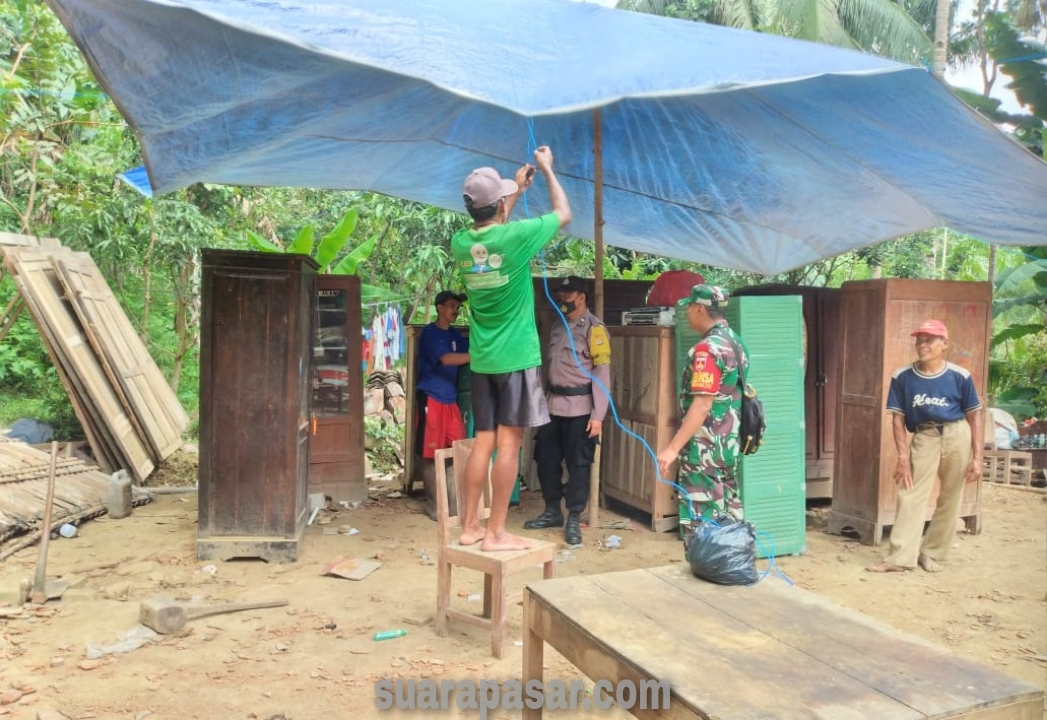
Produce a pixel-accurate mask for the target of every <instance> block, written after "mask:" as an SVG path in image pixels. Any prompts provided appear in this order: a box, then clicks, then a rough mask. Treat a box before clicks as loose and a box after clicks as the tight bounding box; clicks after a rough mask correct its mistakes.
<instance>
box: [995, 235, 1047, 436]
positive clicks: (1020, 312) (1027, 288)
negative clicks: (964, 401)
mask: <svg viewBox="0 0 1047 720" xmlns="http://www.w3.org/2000/svg"><path fill="white" fill-rule="evenodd" d="M995 294H996V298H995V300H994V302H993V317H994V327H995V328H996V334H995V335H994V336H993V338H992V356H991V360H990V365H989V383H990V387H991V388H992V390H993V392H994V393H995V395H996V403H997V405H998V406H999V407H1002V408H1004V409H1005V410H1007V411H1008V412H1010V413H1011V414H1012V415H1014V416H1015V417H1018V418H1025V417H1031V416H1037V417H1044V416H1045V415H1047V327H1045V324H1047V248H1042V247H1039V248H1022V254H1021V255H1020V256H1019V257H1018V258H1017V264H1015V265H1012V266H1010V267H1006V268H1004V269H1003V270H1001V272H1000V273H999V274H998V275H997V276H996V288H995Z"/></svg>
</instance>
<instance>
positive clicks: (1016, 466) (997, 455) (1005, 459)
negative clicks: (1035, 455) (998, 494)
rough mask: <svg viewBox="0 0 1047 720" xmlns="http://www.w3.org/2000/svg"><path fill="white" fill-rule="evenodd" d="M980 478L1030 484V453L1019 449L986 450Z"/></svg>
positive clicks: (989, 480)
mask: <svg viewBox="0 0 1047 720" xmlns="http://www.w3.org/2000/svg"><path fill="white" fill-rule="evenodd" d="M982 479H983V480H985V481H987V482H995V483H1002V484H1004V485H1023V486H1025V487H1029V486H1031V485H1032V453H1027V452H1022V451H1021V450H986V451H985V468H984V471H983V473H982Z"/></svg>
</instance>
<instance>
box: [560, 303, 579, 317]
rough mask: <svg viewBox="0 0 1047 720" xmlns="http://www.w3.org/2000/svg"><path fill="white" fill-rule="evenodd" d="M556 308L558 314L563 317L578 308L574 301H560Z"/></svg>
mask: <svg viewBox="0 0 1047 720" xmlns="http://www.w3.org/2000/svg"><path fill="white" fill-rule="evenodd" d="M558 307H559V308H560V312H562V313H563V314H564V315H570V314H571V313H573V312H574V311H575V308H577V307H578V303H576V302H575V301H574V300H561V301H560V305H559V306H558Z"/></svg>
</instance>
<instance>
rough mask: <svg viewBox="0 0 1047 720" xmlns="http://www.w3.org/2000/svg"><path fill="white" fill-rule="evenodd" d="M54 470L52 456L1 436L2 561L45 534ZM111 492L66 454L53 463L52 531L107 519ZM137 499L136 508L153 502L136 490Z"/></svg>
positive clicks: (93, 470) (98, 475)
mask: <svg viewBox="0 0 1047 720" xmlns="http://www.w3.org/2000/svg"><path fill="white" fill-rule="evenodd" d="M66 447H67V448H69V445H68V444H67V445H66ZM50 469H51V455H50V453H49V452H47V451H44V450H38V449H36V448H34V447H32V446H31V445H26V444H25V443H24V442H21V441H20V440H12V439H10V438H6V437H3V436H0V561H2V560H3V559H4V558H5V557H7V556H8V555H10V554H12V553H13V552H15V551H17V550H18V549H20V548H22V547H26V546H27V545H28V544H30V542H31V541H32V540H33V538H34V536H39V534H40V533H41V532H42V528H43V526H42V523H43V518H44V509H45V505H46V503H47V480H48V475H49V471H50ZM108 488H109V476H108V475H106V474H105V473H103V472H102V471H101V470H99V469H98V468H97V467H96V466H94V465H93V464H89V463H87V462H84V461H83V460H81V459H80V458H78V457H74V456H73V454H72V452H62V453H61V454H60V455H59V457H58V458H57V460H56V461H55V496H54V508H53V510H52V515H51V527H52V528H54V527H56V526H58V525H60V524H62V523H65V522H70V523H74V524H79V523H81V522H83V521H84V520H87V519H89V518H93V517H95V516H97V515H101V514H102V513H104V512H105V511H106V505H105V502H106V495H107V492H108ZM133 496H134V497H133V503H134V505H136V506H137V505H141V504H142V503H145V502H148V501H149V497H150V496H149V495H148V493H147V491H146V490H144V489H141V488H134V490H133ZM26 535H28V536H29V538H28V541H27V539H26V538H25V537H24V536H26Z"/></svg>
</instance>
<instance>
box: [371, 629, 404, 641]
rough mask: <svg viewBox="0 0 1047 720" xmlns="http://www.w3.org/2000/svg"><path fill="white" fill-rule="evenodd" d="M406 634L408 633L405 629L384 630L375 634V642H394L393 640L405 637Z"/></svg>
mask: <svg viewBox="0 0 1047 720" xmlns="http://www.w3.org/2000/svg"><path fill="white" fill-rule="evenodd" d="M406 634H407V631H406V630H403V629H399V630H383V631H382V632H376V633H375V634H374V640H375V642H378V641H380V640H392V639H393V638H398V637H403V636H404V635H406Z"/></svg>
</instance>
